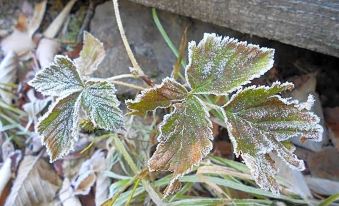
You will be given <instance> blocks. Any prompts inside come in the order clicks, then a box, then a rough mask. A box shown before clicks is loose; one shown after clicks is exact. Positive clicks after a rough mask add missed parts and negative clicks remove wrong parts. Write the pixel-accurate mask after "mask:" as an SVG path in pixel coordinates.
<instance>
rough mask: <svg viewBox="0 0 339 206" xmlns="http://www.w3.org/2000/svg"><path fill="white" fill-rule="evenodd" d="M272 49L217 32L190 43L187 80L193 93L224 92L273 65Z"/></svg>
mask: <svg viewBox="0 0 339 206" xmlns="http://www.w3.org/2000/svg"><path fill="white" fill-rule="evenodd" d="M273 55H274V50H273V49H268V48H259V47H258V46H256V45H252V44H247V43H246V42H238V40H236V39H233V38H229V37H225V38H222V37H221V36H217V35H216V34H205V35H204V38H203V39H202V40H201V41H200V42H199V44H198V45H196V43H195V42H194V41H193V42H190V44H189V65H188V66H187V67H186V79H187V82H188V83H189V84H190V86H191V88H192V90H193V92H194V93H195V94H215V95H226V94H229V93H231V92H232V91H235V90H237V89H238V88H239V87H240V86H241V85H244V84H247V83H249V82H250V80H252V79H254V78H257V77H260V76H261V75H262V74H264V73H265V72H266V71H268V70H269V69H270V68H271V67H272V66H273Z"/></svg>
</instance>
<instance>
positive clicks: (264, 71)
mask: <svg viewBox="0 0 339 206" xmlns="http://www.w3.org/2000/svg"><path fill="white" fill-rule="evenodd" d="M210 37H211V38H213V39H217V40H218V41H220V42H221V43H223V42H226V41H228V42H234V43H237V44H242V45H245V46H246V47H248V48H257V49H259V50H260V51H263V52H266V51H272V58H271V59H270V61H269V63H268V64H267V66H266V67H265V68H264V69H263V70H262V71H261V72H260V73H258V74H254V75H252V76H251V77H250V78H249V79H248V80H247V81H245V82H244V83H243V84H242V85H240V86H238V87H235V88H233V89H231V90H229V91H227V92H224V93H218V92H213V91H211V92H194V94H214V95H227V94H230V93H232V92H234V91H237V90H240V89H242V87H243V85H246V84H248V83H251V81H252V80H253V79H255V78H258V77H260V76H262V75H263V74H265V73H266V72H267V71H268V70H270V69H271V68H272V66H273V63H274V53H275V50H274V49H270V48H267V47H259V45H256V44H248V43H247V41H239V40H238V39H235V38H232V37H229V36H225V37H223V36H219V35H217V34H216V33H204V36H203V39H202V40H201V41H200V42H199V43H198V45H197V43H196V42H195V41H190V42H189V43H188V64H187V65H186V67H185V79H186V82H187V85H188V86H189V88H190V89H192V86H191V84H190V83H189V80H188V74H187V70H188V69H189V68H190V67H191V65H192V48H193V47H200V46H202V45H204V44H205V43H206V41H207V39H208V38H210Z"/></svg>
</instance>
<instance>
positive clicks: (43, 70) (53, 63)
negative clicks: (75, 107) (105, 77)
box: [27, 55, 84, 97]
mask: <svg viewBox="0 0 339 206" xmlns="http://www.w3.org/2000/svg"><path fill="white" fill-rule="evenodd" d="M59 58H66V59H67V60H69V61H70V62H72V63H73V65H74V68H75V71H76V72H77V73H78V75H79V78H80V81H81V83H82V86H83V87H82V89H73V90H72V89H70V90H69V92H68V93H65V94H63V95H62V96H64V97H66V96H68V95H70V94H73V93H75V92H80V91H82V90H83V89H84V80H83V79H82V76H81V74H80V72H79V70H78V68H77V66H76V65H75V63H74V61H73V60H72V59H70V58H69V57H68V56H65V55H55V56H54V59H53V61H52V62H51V63H49V65H48V66H46V67H45V68H43V69H40V70H39V71H38V72H37V73H36V74H35V76H34V78H33V79H31V80H30V81H28V82H27V84H28V85H29V86H31V87H33V88H34V89H35V90H36V91H38V92H40V93H42V94H43V95H47V96H56V97H61V96H59V95H54V93H51V92H44V91H42V90H41V89H40V88H37V87H35V86H34V81H35V77H36V76H37V75H39V74H42V73H44V72H45V71H46V69H48V68H49V67H51V66H57V65H56V64H55V62H56V61H57V59H59Z"/></svg>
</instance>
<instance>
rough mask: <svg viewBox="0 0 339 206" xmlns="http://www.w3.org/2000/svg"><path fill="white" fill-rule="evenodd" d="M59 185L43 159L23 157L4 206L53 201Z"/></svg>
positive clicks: (32, 205) (32, 204)
mask: <svg viewBox="0 0 339 206" xmlns="http://www.w3.org/2000/svg"><path fill="white" fill-rule="evenodd" d="M60 185H61V181H60V179H59V177H58V176H57V175H56V173H55V172H54V171H53V170H52V169H51V168H50V166H49V165H48V164H47V162H45V161H44V160H43V159H40V158H39V157H34V156H29V155H28V156H25V158H24V159H23V160H22V162H21V163H20V166H19V169H18V175H17V177H16V179H15V182H14V184H13V187H12V190H11V193H10V195H9V197H8V198H7V200H6V203H5V206H12V205H16V206H34V205H41V204H47V203H49V202H51V201H52V200H53V198H54V197H55V195H56V192H57V191H58V189H59V187H60Z"/></svg>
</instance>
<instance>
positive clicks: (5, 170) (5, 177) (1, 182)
mask: <svg viewBox="0 0 339 206" xmlns="http://www.w3.org/2000/svg"><path fill="white" fill-rule="evenodd" d="M11 163H12V160H11V158H7V159H6V160H5V162H4V163H3V165H2V167H1V169H0V177H1V178H0V196H2V192H3V190H4V189H5V187H6V185H7V183H8V181H9V180H10V179H11V176H12V171H11Z"/></svg>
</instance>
